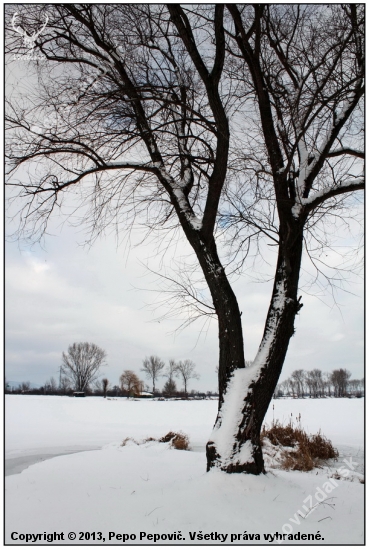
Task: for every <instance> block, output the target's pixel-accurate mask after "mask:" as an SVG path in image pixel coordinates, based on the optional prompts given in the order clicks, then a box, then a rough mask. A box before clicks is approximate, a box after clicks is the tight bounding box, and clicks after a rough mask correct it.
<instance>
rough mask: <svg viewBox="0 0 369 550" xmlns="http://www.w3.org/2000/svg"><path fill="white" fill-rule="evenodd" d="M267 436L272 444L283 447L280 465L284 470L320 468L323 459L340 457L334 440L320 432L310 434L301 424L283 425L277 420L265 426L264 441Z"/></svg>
mask: <svg viewBox="0 0 369 550" xmlns="http://www.w3.org/2000/svg"><path fill="white" fill-rule="evenodd" d="M265 438H267V439H269V441H270V442H271V444H272V445H274V446H277V447H283V449H282V453H281V463H280V467H281V468H282V469H284V470H301V471H303V472H308V471H310V470H312V469H313V468H319V467H320V465H321V463H322V461H324V460H328V459H330V458H333V459H337V457H338V451H337V449H335V448H334V447H333V445H332V442H331V441H330V440H329V439H327V438H326V437H325V436H323V435H322V434H321V433H320V432H319V433H317V434H315V435H308V434H307V433H306V432H305V430H304V429H303V428H301V426H299V427H296V428H295V427H294V426H293V425H292V423H290V424H287V425H286V426H283V425H282V424H280V423H279V422H278V420H277V421H276V422H273V424H272V425H271V427H270V428H265V427H263V430H262V433H261V439H262V443H263V441H264V440H265ZM286 447H287V448H286Z"/></svg>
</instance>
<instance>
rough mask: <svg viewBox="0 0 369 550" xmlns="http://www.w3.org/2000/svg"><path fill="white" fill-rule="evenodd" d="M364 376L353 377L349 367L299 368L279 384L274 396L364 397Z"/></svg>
mask: <svg viewBox="0 0 369 550" xmlns="http://www.w3.org/2000/svg"><path fill="white" fill-rule="evenodd" d="M363 395H364V378H362V379H360V380H359V379H351V372H349V371H348V370H347V369H336V370H333V371H332V372H322V371H321V370H320V369H313V370H310V371H306V370H303V369H298V370H295V371H293V373H292V374H291V376H290V377H289V378H287V380H284V381H283V382H281V383H280V384H278V385H277V387H276V389H275V392H274V397H275V398H278V397H294V398H299V397H312V398H317V397H362V396H363Z"/></svg>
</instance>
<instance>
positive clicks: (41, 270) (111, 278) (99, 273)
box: [5, 218, 363, 391]
mask: <svg viewBox="0 0 369 550" xmlns="http://www.w3.org/2000/svg"><path fill="white" fill-rule="evenodd" d="M60 221H61V220H60V219H57V218H55V220H54V221H53V223H52V225H51V227H50V232H51V233H52V234H53V236H48V237H46V239H45V242H44V244H43V247H41V246H40V245H34V246H33V247H32V248H28V247H25V246H24V245H22V246H20V245H19V244H18V243H16V242H13V243H11V242H7V243H6V273H5V274H6V376H7V379H8V380H12V381H17V382H21V381H26V380H29V381H31V382H33V383H39V384H42V383H44V382H45V381H46V380H47V379H49V378H50V377H51V376H54V377H55V378H56V379H58V372H59V371H58V367H59V365H60V363H61V354H62V352H63V351H66V350H67V348H68V345H70V344H72V343H73V342H82V341H89V342H94V343H96V344H97V345H99V346H100V347H102V348H104V349H105V350H106V351H107V354H108V361H107V366H106V367H105V368H104V369H103V374H104V375H105V376H106V377H107V378H108V379H109V380H110V381H111V383H112V384H117V383H118V379H119V376H120V374H121V373H122V371H123V370H125V369H132V370H134V371H136V372H137V373H139V374H140V376H142V374H143V373H140V368H141V367H142V360H143V359H144V358H145V357H146V356H148V355H151V354H154V355H158V356H159V357H161V358H162V359H163V360H165V361H166V362H167V361H168V360H169V359H170V358H174V359H177V360H179V359H192V360H193V361H194V362H195V363H196V367H197V371H198V372H199V374H200V376H201V378H200V380H194V381H191V383H190V389H192V388H193V389H198V390H204V391H206V390H215V389H216V387H217V381H216V374H215V366H216V365H217V361H218V359H217V357H218V341H217V325H216V322H215V321H211V322H210V324H209V325H208V327H207V331H206V332H203V333H201V329H202V326H203V322H197V323H196V324H194V325H192V326H190V327H189V328H188V329H185V330H184V331H183V332H181V333H179V334H173V331H174V330H175V329H176V328H177V327H178V326H179V324H180V320H170V321H169V320H167V321H163V320H162V321H161V322H158V321H156V320H155V319H156V318H157V316H158V315H159V314H160V313H162V312H163V310H159V311H157V312H156V313H153V312H152V311H151V309H152V308H151V307H150V304H151V303H152V302H153V300H156V298H157V294H156V293H155V292H148V291H145V290H135V289H137V288H141V289H142V288H144V289H146V288H147V289H151V290H152V291H155V289H157V288H158V283H157V281H156V277H154V276H153V275H152V274H150V273H149V272H148V271H147V269H146V268H145V267H144V266H143V265H142V262H145V261H146V260H147V258H149V265H150V266H151V267H152V268H154V269H160V264H159V259H160V258H159V257H156V256H155V250H154V248H153V245H152V244H151V245H150V244H145V245H143V246H141V247H137V248H131V249H130V250H128V251H127V248H126V247H124V246H121V247H118V248H117V245H116V241H115V238H114V237H113V236H110V237H106V238H104V239H100V240H99V241H97V242H96V243H95V244H94V245H93V246H92V247H90V248H88V247H87V248H86V247H83V246H81V244H80V243H83V242H84V235H83V232H82V230H81V228H73V227H70V226H68V225H63V226H62V227H61V225H60ZM8 228H10V225H8ZM137 234H138V235H139V232H137ZM134 236H135V235H133V241H134V240H135V239H134ZM185 248H186V243H185V242H184V241H182V242H181V241H180V242H179V243H178V245H177V247H175V249H174V247H173V252H174V253H175V256H176V257H178V256H179V255H180V254H182V253H183V251H184V250H185ZM153 254H154V256H153ZM171 256H172V254H171V252H169V253H168V254H167V255H166V256H165V257H164V260H163V261H164V264H165V265H167V266H169V265H170V263H171ZM234 288H235V291H236V295H237V297H238V301H239V304H240V309H241V311H242V312H243V315H242V320H243V328H244V340H245V356H246V359H252V358H253V357H254V356H255V354H256V351H257V347H258V345H259V342H260V339H261V336H262V332H263V324H264V320H265V316H266V313H267V308H268V305H269V301H270V293H271V288H272V287H271V283H253V282H251V280H250V277H248V276H246V275H244V276H241V277H239V278H238V280H236V281H235V282H234ZM346 288H347V289H348V290H350V291H352V292H353V294H350V293H343V292H341V293H339V294H338V302H339V307H337V306H335V307H330V305H331V304H332V300H330V299H329V297H328V296H327V295H326V296H324V295H322V294H321V293H320V296H319V297H318V296H314V295H311V294H306V292H304V290H302V291H301V294H302V302H303V303H304V307H303V308H302V310H301V312H300V315H299V316H298V317H297V320H296V323H295V326H296V334H295V336H294V337H293V338H292V339H291V344H290V348H289V351H288V355H287V360H286V363H285V367H284V370H283V373H282V377H281V379H285V378H286V377H288V375H289V374H290V373H291V372H292V371H293V370H294V369H298V368H303V369H308V370H309V369H313V368H319V369H321V370H323V371H330V370H333V369H336V368H347V369H348V370H350V371H351V372H352V375H353V377H355V378H357V377H359V378H361V377H362V376H363V292H362V285H361V284H360V280H359V279H357V278H353V279H352V282H351V284H348V285H346ZM310 292H311V291H310ZM315 292H316V293H318V292H317V289H315ZM322 300H324V301H325V302H326V303H327V304H328V305H325V304H324V303H323V301H322ZM329 304H330V305H329ZM164 382H165V379H164V378H163V379H161V380H160V381H159V383H158V387H162V385H163V384H164Z"/></svg>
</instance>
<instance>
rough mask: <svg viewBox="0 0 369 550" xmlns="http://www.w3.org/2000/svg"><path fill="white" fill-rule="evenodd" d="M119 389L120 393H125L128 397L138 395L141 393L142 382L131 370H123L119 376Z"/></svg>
mask: <svg viewBox="0 0 369 550" xmlns="http://www.w3.org/2000/svg"><path fill="white" fill-rule="evenodd" d="M119 381H120V389H121V392H122V393H127V394H128V396H132V395H134V394H140V393H141V392H142V386H143V382H141V380H140V379H139V377H138V376H137V374H136V373H135V372H133V370H125V371H123V373H122V374H121V375H120V378H119Z"/></svg>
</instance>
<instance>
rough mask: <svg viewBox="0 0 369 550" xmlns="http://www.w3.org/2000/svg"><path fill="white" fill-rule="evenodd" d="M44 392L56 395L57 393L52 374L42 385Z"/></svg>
mask: <svg viewBox="0 0 369 550" xmlns="http://www.w3.org/2000/svg"><path fill="white" fill-rule="evenodd" d="M44 392H45V394H50V395H56V394H57V393H58V385H57V383H56V380H55V378H54V377H53V376H52V377H51V378H50V380H47V381H46V382H45V385H44Z"/></svg>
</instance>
